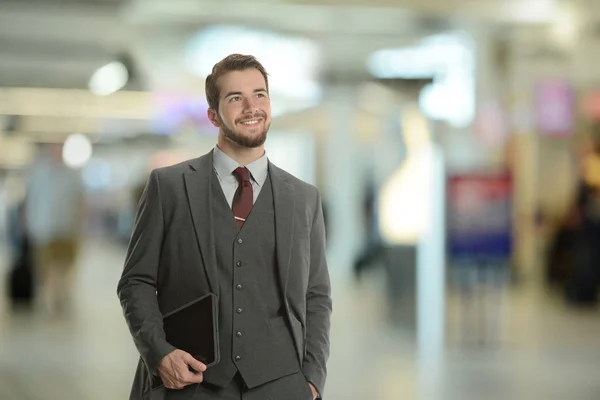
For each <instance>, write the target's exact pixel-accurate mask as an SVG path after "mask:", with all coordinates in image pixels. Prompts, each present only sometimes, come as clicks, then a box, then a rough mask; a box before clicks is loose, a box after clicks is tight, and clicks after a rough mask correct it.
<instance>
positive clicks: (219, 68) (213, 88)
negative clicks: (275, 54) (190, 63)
mask: <svg viewBox="0 0 600 400" xmlns="http://www.w3.org/2000/svg"><path fill="white" fill-rule="evenodd" d="M250 68H256V69H257V70H259V71H260V73H261V74H262V76H263V77H264V78H265V84H266V85H267V87H266V89H267V92H268V91H269V79H268V78H267V75H268V74H267V71H266V70H265V68H264V67H263V66H262V64H261V63H260V62H258V60H257V59H256V58H255V57H254V56H247V55H243V54H230V55H228V56H227V57H225V58H224V59H222V60H221V61H219V62H218V63H216V64H215V66H214V67H213V69H212V73H211V74H210V75H208V76H207V77H206V85H205V91H206V101H207V102H208V107H209V108H211V109H213V110H215V111H217V110H218V109H219V95H220V92H221V89H220V88H219V85H218V84H217V81H218V79H219V78H220V77H221V76H223V75H225V74H227V73H228V72H231V71H244V70H246V69H250Z"/></svg>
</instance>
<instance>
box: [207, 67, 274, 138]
mask: <svg viewBox="0 0 600 400" xmlns="http://www.w3.org/2000/svg"><path fill="white" fill-rule="evenodd" d="M218 84H219V88H220V90H221V92H220V94H219V110H218V112H214V110H209V118H210V120H211V122H212V123H213V125H215V126H216V127H218V128H219V129H220V131H221V133H222V134H223V135H224V136H225V138H226V139H227V140H229V141H230V142H232V143H234V144H237V145H239V146H241V147H247V148H255V147H259V146H261V145H263V144H264V142H265V140H266V139H267V132H268V131H269V127H270V126H271V102H270V100H269V94H268V93H267V85H266V82H265V79H264V77H263V76H262V74H261V73H260V71H259V70H257V69H256V68H249V69H246V70H243V71H231V72H229V73H227V74H225V75H223V76H221V77H220V78H219V80H218Z"/></svg>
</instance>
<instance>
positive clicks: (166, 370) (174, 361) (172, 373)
mask: <svg viewBox="0 0 600 400" xmlns="http://www.w3.org/2000/svg"><path fill="white" fill-rule="evenodd" d="M190 368H192V369H193V370H194V371H190ZM156 370H157V371H158V375H159V376H160V379H161V380H162V382H163V385H165V387H166V388H167V389H183V388H184V387H186V386H188V385H191V384H193V383H202V380H203V379H204V377H203V375H202V373H203V372H204V371H206V365H204V364H202V363H201V362H200V361H198V360H196V359H195V358H194V357H192V356H191V355H190V354H188V353H186V352H185V351H182V350H173V351H172V352H170V353H169V354H167V355H166V356H164V357H163V359H162V360H160V362H159V363H158V366H157V367H156Z"/></svg>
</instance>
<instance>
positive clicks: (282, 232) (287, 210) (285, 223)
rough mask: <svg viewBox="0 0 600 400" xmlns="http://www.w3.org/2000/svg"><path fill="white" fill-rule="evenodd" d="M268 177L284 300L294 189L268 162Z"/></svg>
mask: <svg viewBox="0 0 600 400" xmlns="http://www.w3.org/2000/svg"><path fill="white" fill-rule="evenodd" d="M269 175H270V176H271V184H272V187H273V203H274V207H275V240H276V241H275V242H276V247H277V266H278V268H279V279H280V284H281V288H282V290H283V295H284V298H285V295H286V286H287V278H288V272H289V269H290V257H291V253H292V239H293V232H294V208H295V197H294V188H293V187H292V185H291V184H290V183H289V182H288V181H287V179H286V178H285V176H284V175H283V174H282V172H281V170H280V169H279V168H277V167H276V166H274V165H273V164H271V163H270V162H269Z"/></svg>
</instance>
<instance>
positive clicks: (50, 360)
mask: <svg viewBox="0 0 600 400" xmlns="http://www.w3.org/2000/svg"><path fill="white" fill-rule="evenodd" d="M0 254H5V253H0ZM123 256H124V249H122V248H120V247H118V246H115V245H112V244H109V243H106V242H102V241H90V242H88V243H87V244H86V246H85V251H84V252H83V256H82V259H81V262H80V274H79V277H78V285H77V299H78V300H77V304H76V305H75V307H74V310H73V313H72V315H71V316H70V317H62V318H59V319H52V318H49V317H46V316H44V315H41V314H35V315H29V314H11V313H9V312H8V311H7V310H6V307H5V306H6V302H5V300H4V298H3V296H0V298H1V299H2V300H0V302H1V303H0V306H1V309H2V310H3V311H2V314H1V316H0V399H2V400H42V399H43V400H54V399H56V400H59V399H60V400H69V399H77V400H100V399H102V400H105V399H125V398H127V394H128V391H129V385H130V382H131V378H132V374H133V369H134V365H135V363H136V359H137V354H136V351H135V348H134V346H133V344H132V342H131V339H130V336H129V333H128V331H127V328H126V326H125V323H124V321H123V318H122V316H121V310H120V307H119V304H118V301H117V297H116V293H115V288H116V283H117V280H118V278H119V274H120V270H121V268H122V262H123ZM0 264H2V263H1V262H0ZM3 265H4V267H3V268H2V269H0V271H2V275H4V272H5V265H6V264H5V263H4V264H3ZM331 269H332V276H333V283H334V287H333V289H334V319H333V327H332V349H331V359H330V363H329V370H330V372H329V378H328V384H327V393H326V398H328V399H334V400H359V399H360V400H362V399H375V400H396V399H407V400H410V399H422V398H424V396H419V391H418V388H419V386H418V385H417V382H421V383H422V388H425V389H431V388H434V389H437V390H433V391H431V394H430V396H428V397H427V398H426V400H488V399H492V400H495V399H502V400H505V399H510V400H512V399H519V400H520V399H523V400H530V399H531V400H536V399H544V400H546V399H556V400H562V399H565V400H594V399H600V380H598V377H599V374H598V371H599V370H600V313H599V312H598V311H580V312H574V311H572V310H570V309H568V308H566V307H565V306H564V305H563V303H562V302H561V301H560V299H557V298H555V297H553V296H549V295H548V294H547V293H545V292H544V291H543V290H540V289H535V288H533V287H522V288H518V289H513V290H511V291H510V292H509V293H506V292H504V293H503V294H502V296H497V297H491V296H489V295H486V296H485V297H483V298H484V299H486V301H487V302H488V306H489V308H488V309H490V310H493V312H492V315H493V316H495V317H498V316H502V319H501V320H499V321H496V322H498V325H496V326H499V327H501V328H502V330H501V331H500V330H498V329H497V328H493V332H494V333H495V335H494V336H496V337H497V340H496V341H495V344H494V345H492V346H486V347H481V346H479V345H477V344H476V341H474V340H471V339H473V337H472V336H473V335H470V336H471V338H470V339H469V340H467V341H465V340H459V338H463V339H465V338H466V336H465V335H464V332H463V334H459V332H460V330H459V329H458V327H460V326H464V324H463V323H461V322H460V321H465V320H477V321H479V319H477V318H475V319H474V318H472V317H469V316H468V315H467V316H465V310H466V309H467V308H465V307H464V306H461V299H460V298H458V297H457V296H456V295H450V296H449V302H448V304H449V305H448V309H449V318H448V346H447V347H448V350H447V352H446V354H444V355H443V358H442V359H441V360H442V361H441V362H440V363H439V364H435V365H432V366H425V367H422V368H419V365H422V364H419V362H418V357H417V356H416V355H417V354H418V352H417V349H416V348H415V346H414V341H413V337H414V335H413V334H412V333H411V329H410V327H408V328H407V327H406V326H396V327H394V326H391V324H390V323H389V322H388V317H387V312H386V306H385V297H384V295H383V292H382V290H381V286H382V285H381V284H380V283H381V279H379V278H378V277H377V276H376V275H373V276H371V277H367V278H368V279H367V280H365V281H364V282H362V283H361V285H354V284H353V283H351V282H350V281H349V279H348V278H347V277H346V276H345V275H344V274H343V273H341V272H339V271H337V270H336V269H335V267H334V266H333V265H332V266H331ZM2 290H3V289H2ZM467 304H468V305H469V309H471V314H473V313H475V311H473V310H472V309H473V308H474V306H473V305H474V304H475V303H474V302H473V301H472V300H471V301H469V302H468V303H467ZM475 314H476V313H475ZM468 326H471V325H468ZM472 326H477V325H472ZM492 326H494V325H492ZM469 329H470V328H469ZM467 332H470V333H472V330H467ZM465 343H466V344H465ZM436 366H437V367H439V368H440V376H439V380H438V381H434V380H432V379H433V377H432V375H434V374H433V373H432V371H433V370H435V367H436ZM419 371H421V374H419ZM423 372H426V374H423ZM420 377H421V378H422V379H419V378H420ZM421 393H422V392H421ZM427 393H430V392H429V391H427Z"/></svg>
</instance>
